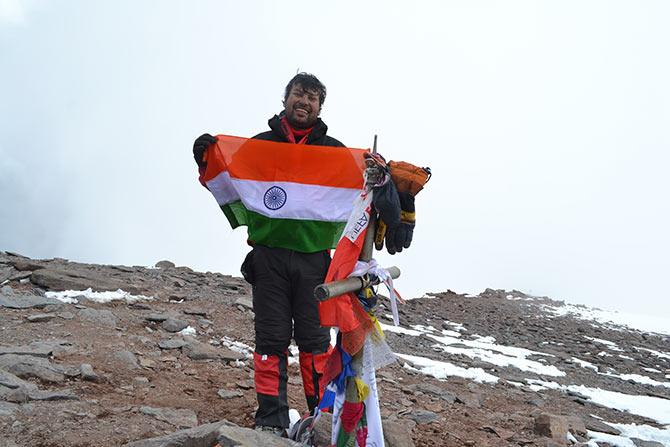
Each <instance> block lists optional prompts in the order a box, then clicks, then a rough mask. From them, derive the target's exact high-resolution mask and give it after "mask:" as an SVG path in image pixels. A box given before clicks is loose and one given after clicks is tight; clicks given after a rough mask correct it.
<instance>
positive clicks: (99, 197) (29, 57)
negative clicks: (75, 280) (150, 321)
mask: <svg viewBox="0 0 670 447" xmlns="http://www.w3.org/2000/svg"><path fill="white" fill-rule="evenodd" d="M668 23H670V3H667V2H665V1H657V2H654V1H627V2H621V1H611V0H606V1H583V0H579V1H561V2H538V1H527V2H520V1H505V2H483V1H467V2H465V1H461V2H449V1H435V2H427V1H423V2H421V1H419V2H409V1H403V2H393V1H383V2H381V1H380V2H353V1H351V2H349V1H339V2H329V3H328V4H326V2H313V1H282V2H276V1H247V2H239V1H197V2H188V1H186V0H184V1H168V0H161V1H158V0H155V1H146V0H145V1H140V0H133V1H123V0H115V1H96V2H91V1H83V0H79V1H77V0H69V1H59V0H50V1H48V2H47V1H22V0H0V250H10V251H16V252H19V253H22V254H25V255H28V256H31V257H44V258H50V257H62V258H68V259H72V260H77V261H85V262H95V263H113V264H127V265H133V264H135V265H153V264H154V263H155V262H157V261H159V260H161V259H170V260H172V261H174V262H176V263H177V264H179V265H189V266H191V267H193V268H196V269H199V270H211V271H220V272H223V273H228V274H235V275H238V274H239V273H238V272H239V265H240V263H241V261H242V259H243V257H244V254H245V253H246V251H247V247H246V245H245V231H244V229H238V230H235V231H231V230H230V227H229V226H228V223H227V221H226V219H225V218H224V216H223V214H222V213H221V211H220V210H219V209H218V207H217V205H216V203H215V201H214V199H213V197H212V196H211V195H210V194H209V193H208V192H207V191H206V190H205V189H203V188H202V187H201V186H200V185H199V184H198V182H197V180H196V176H197V175H196V168H195V164H194V162H193V159H192V154H191V148H192V144H193V140H194V139H195V138H196V137H197V136H198V135H200V134H201V133H203V132H210V133H225V134H230V135H239V136H252V135H254V134H256V133H258V132H260V131H263V130H266V127H267V124H266V123H267V119H268V118H269V117H271V116H272V115H273V114H275V113H278V112H279V111H280V110H281V109H282V105H281V99H282V95H283V88H284V86H285V85H286V83H287V82H288V80H289V79H290V78H291V77H292V76H293V75H294V74H295V73H296V70H300V71H307V72H311V73H314V74H316V75H317V76H318V77H319V78H320V79H321V80H322V81H323V82H324V83H325V84H326V86H327V87H328V97H327V99H326V103H325V106H324V109H323V112H322V118H323V119H324V121H325V122H326V123H327V124H328V125H329V133H330V134H331V135H333V136H335V137H336V138H338V139H340V140H341V141H343V142H344V143H345V144H346V145H348V146H352V147H369V146H370V145H371V143H372V138H373V135H374V134H375V133H376V134H378V135H379V151H380V152H381V153H382V154H384V155H385V156H386V157H387V159H395V160H406V161H410V162H413V163H415V164H418V165H422V166H430V167H431V168H432V169H433V172H434V177H433V179H432V180H431V182H430V183H429V184H428V186H427V188H426V189H425V190H424V191H423V192H422V193H421V194H420V195H419V196H418V198H417V226H416V231H415V236H414V243H413V246H412V247H411V248H410V249H409V251H407V252H403V253H402V254H401V255H399V256H394V257H391V256H389V255H379V256H378V259H379V260H380V261H381V263H382V264H386V265H389V264H396V265H398V266H399V267H400V268H401V270H402V272H403V273H402V277H401V278H400V279H399V280H398V281H397V283H396V285H397V287H398V289H399V291H400V292H401V294H404V295H408V296H413V295H420V294H422V293H424V292H430V291H434V292H437V291H445V290H447V289H452V290H454V291H457V292H480V291H481V290H483V289H484V288H486V287H492V288H506V289H512V288H516V289H520V290H523V291H526V292H530V293H533V294H538V295H548V296H551V297H553V298H557V299H564V300H567V301H570V302H574V303H584V304H589V305H595V306H599V307H603V308H608V309H621V310H626V311H633V312H639V313H647V314H654V315H659V313H660V314H663V315H668V314H670V292H669V291H668V290H669V289H668V279H669V278H670V275H669V274H668V272H669V270H670V268H669V267H670V265H669V264H670V263H669V262H668V257H669V254H670V236H669V235H668V228H670V201H669V200H668V192H669V191H670V180H669V176H668V167H669V166H670V155H669V153H670V136H669V129H670V125H669V124H670V82H668V80H669V79H670V58H669V57H668V53H669V51H670V48H669V46H670V27H668V26H667V25H668Z"/></svg>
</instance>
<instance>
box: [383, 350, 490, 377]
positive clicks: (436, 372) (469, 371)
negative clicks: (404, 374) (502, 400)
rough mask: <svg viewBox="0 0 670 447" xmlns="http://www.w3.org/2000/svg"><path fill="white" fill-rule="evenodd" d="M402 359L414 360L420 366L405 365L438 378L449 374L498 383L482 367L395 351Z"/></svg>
mask: <svg viewBox="0 0 670 447" xmlns="http://www.w3.org/2000/svg"><path fill="white" fill-rule="evenodd" d="M394 354H395V355H397V356H398V357H400V358H401V359H405V360H408V361H410V362H412V363H413V364H414V365H415V366H418V367H419V368H413V367H411V366H409V365H408V364H407V363H405V365H404V367H405V368H407V369H412V370H415V371H419V372H421V373H423V374H426V375H429V376H433V377H435V378H436V379H446V378H447V377H449V376H456V377H463V378H464V379H471V380H474V381H475V382H479V383H482V382H486V383H497V382H498V378H497V377H496V376H493V375H491V374H489V373H487V372H485V371H484V370H483V369H481V368H461V367H460V366H456V365H454V364H452V363H447V362H440V361H438V360H432V359H428V358H425V357H418V356H415V355H408V354H398V353H394Z"/></svg>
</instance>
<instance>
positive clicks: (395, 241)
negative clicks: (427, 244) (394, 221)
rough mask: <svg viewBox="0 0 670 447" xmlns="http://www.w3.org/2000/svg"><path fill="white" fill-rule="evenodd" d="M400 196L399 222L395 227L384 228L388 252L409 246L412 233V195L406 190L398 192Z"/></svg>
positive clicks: (413, 214)
mask: <svg viewBox="0 0 670 447" xmlns="http://www.w3.org/2000/svg"><path fill="white" fill-rule="evenodd" d="M398 197H399V198H400V206H401V208H402V211H401V213H400V223H399V224H398V225H396V226H395V227H392V226H389V227H388V228H387V230H386V249H387V250H388V252H389V253H390V254H395V253H400V252H401V251H402V249H403V248H409V246H410V245H411V243H412V236H413V235H414V225H415V223H416V213H415V208H414V196H412V195H411V194H410V193H408V192H401V193H398Z"/></svg>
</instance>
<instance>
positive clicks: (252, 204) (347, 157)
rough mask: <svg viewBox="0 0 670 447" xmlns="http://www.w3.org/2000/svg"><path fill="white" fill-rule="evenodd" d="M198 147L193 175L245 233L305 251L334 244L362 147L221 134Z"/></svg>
mask: <svg viewBox="0 0 670 447" xmlns="http://www.w3.org/2000/svg"><path fill="white" fill-rule="evenodd" d="M216 139H217V142H216V144H213V145H212V146H210V147H209V148H208V149H207V151H206V153H205V161H206V162H207V169H206V170H205V172H204V174H202V176H201V181H202V182H203V183H204V185H205V186H206V187H207V189H209V191H210V192H211V193H212V195H214V198H215V199H216V202H217V203H218V205H219V206H220V207H221V210H222V211H223V212H224V214H225V215H226V217H227V218H228V221H229V222H230V225H231V227H233V228H237V227H238V226H241V225H246V226H247V231H248V238H249V240H251V241H253V242H255V243H258V244H262V245H266V246H268V247H281V248H288V249H291V250H296V251H300V252H305V253H313V252H316V251H321V250H327V249H330V248H334V247H335V245H336V244H337V242H338V240H339V238H340V235H341V234H342V230H343V229H344V227H345V225H346V223H347V219H348V218H349V215H350V214H351V210H352V205H353V202H354V200H355V199H356V198H357V197H358V195H360V193H361V191H362V190H363V186H364V185H363V170H364V169H365V163H364V160H363V154H364V153H365V152H367V151H366V150H364V149H351V148H343V147H328V146H312V145H304V144H291V143H277V142H272V141H265V140H254V139H247V138H241V137H234V136H228V135H217V137H216Z"/></svg>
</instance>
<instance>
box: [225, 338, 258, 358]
mask: <svg viewBox="0 0 670 447" xmlns="http://www.w3.org/2000/svg"><path fill="white" fill-rule="evenodd" d="M221 344H223V345H224V346H225V347H227V348H228V349H230V350H231V351H235V352H239V353H240V354H244V355H245V357H246V358H248V359H251V358H253V357H254V348H252V347H251V346H249V345H245V344H244V343H242V342H239V341H235V340H233V339H232V338H229V337H223V338H222V339H221Z"/></svg>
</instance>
